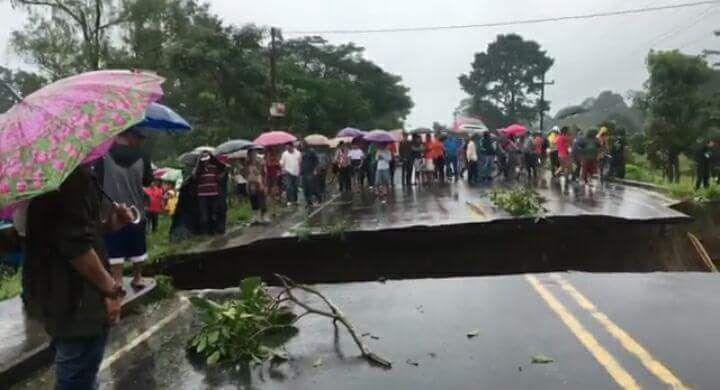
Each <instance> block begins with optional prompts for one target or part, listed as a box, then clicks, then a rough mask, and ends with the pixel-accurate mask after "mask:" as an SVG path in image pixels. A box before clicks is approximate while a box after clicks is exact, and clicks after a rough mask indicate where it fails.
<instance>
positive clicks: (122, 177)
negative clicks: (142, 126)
mask: <svg viewBox="0 0 720 390" xmlns="http://www.w3.org/2000/svg"><path fill="white" fill-rule="evenodd" d="M144 138H145V137H144V135H143V134H142V133H141V132H140V130H138V129H135V128H131V129H129V130H126V131H124V132H123V133H120V134H119V135H118V136H117V138H116V140H115V144H114V145H113V146H112V148H111V149H110V152H109V153H108V154H107V155H105V156H104V157H103V158H102V159H100V160H98V161H97V163H96V164H95V166H94V170H95V172H96V175H97V178H98V181H99V182H100V184H101V185H102V188H103V190H104V191H105V192H106V193H107V194H108V195H109V196H110V197H111V198H112V199H113V200H115V201H116V202H118V203H122V204H125V205H127V206H128V207H130V208H131V209H133V210H138V213H141V215H139V217H140V222H139V223H136V224H128V225H126V226H124V227H123V228H122V229H120V230H118V231H117V232H113V233H108V234H106V235H105V247H106V249H107V253H108V261H109V263H110V269H111V271H112V275H113V277H114V278H115V280H116V281H117V282H118V283H122V275H123V264H124V263H125V261H129V262H131V263H132V265H133V271H132V272H133V277H132V281H131V286H132V287H133V288H137V289H141V288H142V287H144V284H145V283H144V281H143V278H142V264H143V263H144V262H145V260H147V257H148V255H147V248H146V242H145V234H146V231H145V225H146V223H147V218H146V216H145V215H144V214H143V213H142V211H140V210H144V209H145V199H146V195H145V191H144V187H148V186H150V184H151V183H152V180H153V175H152V167H151V164H150V160H149V158H148V157H147V155H145V154H144V153H143V152H142V151H141V150H140V143H141V142H142V140H143V139H144ZM105 203H106V204H105V205H104V208H105V210H107V209H108V208H109V205H108V203H109V202H108V201H105Z"/></svg>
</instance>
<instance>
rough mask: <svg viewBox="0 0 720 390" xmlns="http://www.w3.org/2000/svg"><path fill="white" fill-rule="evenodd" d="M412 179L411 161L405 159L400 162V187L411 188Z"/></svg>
mask: <svg viewBox="0 0 720 390" xmlns="http://www.w3.org/2000/svg"><path fill="white" fill-rule="evenodd" d="M412 177H413V160H412V159H406V160H403V162H402V185H404V186H411V185H412Z"/></svg>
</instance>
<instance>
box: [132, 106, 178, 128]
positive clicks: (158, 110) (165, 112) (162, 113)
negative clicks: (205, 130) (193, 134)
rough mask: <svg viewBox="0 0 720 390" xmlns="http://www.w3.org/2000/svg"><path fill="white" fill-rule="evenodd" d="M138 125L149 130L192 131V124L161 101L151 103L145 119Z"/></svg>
mask: <svg viewBox="0 0 720 390" xmlns="http://www.w3.org/2000/svg"><path fill="white" fill-rule="evenodd" d="M136 127H139V128H142V129H148V130H156V131H167V132H168V133H184V132H186V131H190V124H188V123H187V121H186V120H185V119H183V117H181V116H180V115H179V114H178V113H176V112H175V111H173V110H171V109H170V108H168V107H167V106H164V105H162V104H160V103H150V105H149V106H148V108H147V110H146V111H145V120H144V121H142V122H140V123H138V124H137V125H136Z"/></svg>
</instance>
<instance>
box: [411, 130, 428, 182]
mask: <svg viewBox="0 0 720 390" xmlns="http://www.w3.org/2000/svg"><path fill="white" fill-rule="evenodd" d="M412 159H413V171H414V172H415V184H416V185H420V184H421V183H422V180H423V172H424V171H425V145H424V144H423V141H422V138H421V137H420V135H419V134H413V136H412Z"/></svg>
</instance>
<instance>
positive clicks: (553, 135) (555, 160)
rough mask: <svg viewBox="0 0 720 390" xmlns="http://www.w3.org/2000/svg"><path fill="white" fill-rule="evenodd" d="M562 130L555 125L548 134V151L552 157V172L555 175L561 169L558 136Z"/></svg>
mask: <svg viewBox="0 0 720 390" xmlns="http://www.w3.org/2000/svg"><path fill="white" fill-rule="evenodd" d="M559 133H560V131H559V130H558V127H557V126H555V127H553V128H552V130H550V134H548V136H547V145H548V146H547V153H548V156H549V158H550V174H552V176H553V177H555V174H556V172H557V171H558V169H560V158H559V157H558V150H557V137H558V134H559Z"/></svg>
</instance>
